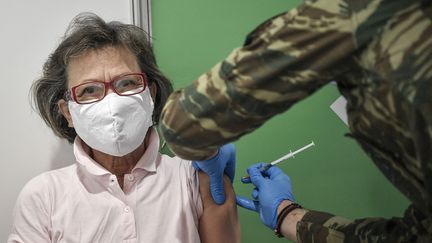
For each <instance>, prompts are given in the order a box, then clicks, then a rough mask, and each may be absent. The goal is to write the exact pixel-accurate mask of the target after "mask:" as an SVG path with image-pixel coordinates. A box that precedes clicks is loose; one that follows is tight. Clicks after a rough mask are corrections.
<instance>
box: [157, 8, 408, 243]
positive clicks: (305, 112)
mask: <svg viewBox="0 0 432 243" xmlns="http://www.w3.org/2000/svg"><path fill="white" fill-rule="evenodd" d="M299 3H300V1H299V0H295V1H294V0H290V1H288V0H284V1H283V0H266V1H264V0H255V1H251V0H219V1H209V0H188V1H179V0H157V1H153V2H152V15H153V16H152V21H153V37H154V47H155V52H156V57H157V59H158V63H159V65H160V67H161V69H162V71H163V72H164V73H165V74H167V76H168V77H169V78H171V80H172V81H173V83H174V86H175V88H180V87H184V86H186V85H188V84H190V83H191V82H192V81H193V80H194V79H196V78H197V77H198V76H199V75H200V74H201V73H203V72H205V71H206V70H207V69H209V68H210V67H212V66H213V65H214V64H216V63H217V62H218V61H220V60H221V59H223V58H224V57H225V56H227V55H228V54H229V53H230V52H231V50H233V49H234V48H235V47H237V46H239V45H241V44H242V43H243V40H244V37H245V35H246V34H247V33H249V32H250V31H252V30H253V29H254V27H255V26H256V25H258V24H259V23H260V22H262V21H264V20H265V19H267V18H269V17H271V16H273V15H275V14H278V13H280V12H283V11H285V10H287V9H291V8H293V7H295V6H296V5H297V4H299ZM337 97H339V93H338V91H337V89H336V87H335V86H334V85H331V84H330V85H327V86H326V87H324V88H323V89H321V90H320V91H318V92H317V93H315V94H314V95H313V96H312V97H310V98H308V99H306V100H304V101H302V102H300V103H299V104H297V105H295V106H294V107H293V108H291V109H290V110H289V111H288V112H286V113H284V114H282V115H279V116H277V117H274V118H273V119H271V120H270V121H268V122H267V123H266V124H265V125H264V126H262V127H261V128H259V129H258V130H257V131H255V132H254V133H252V134H249V135H247V136H245V137H243V138H241V139H240V140H239V141H237V142H235V144H236V148H237V175H236V180H235V183H234V187H235V190H236V193H237V194H240V195H243V196H249V195H250V193H251V192H252V187H251V186H250V185H243V184H242V183H241V182H240V177H241V176H242V175H244V174H245V169H246V168H247V167H248V166H249V165H251V164H253V163H256V162H261V161H266V162H269V161H271V160H274V159H276V158H278V157H280V156H282V155H284V154H286V153H288V152H289V150H290V149H292V150H294V149H297V148H299V147H301V146H303V145H306V144H308V143H309V142H310V141H312V140H313V141H314V142H315V144H316V146H315V147H313V148H311V149H309V150H307V151H305V152H303V153H301V154H299V155H298V156H297V157H296V158H294V159H292V160H289V161H287V162H286V163H284V164H282V165H281V166H280V167H281V168H283V170H284V171H285V172H286V173H287V174H289V175H290V177H291V180H292V182H293V188H294V194H295V196H296V199H297V201H298V202H299V203H300V204H302V205H303V206H304V207H307V208H311V209H315V210H322V211H327V212H331V213H335V214H338V215H340V216H345V217H348V218H358V217H370V216H383V217H391V216H400V215H402V214H403V210H404V208H405V207H406V206H407V205H408V201H407V199H406V198H405V197H404V196H403V195H402V194H401V193H399V192H398V191H397V190H396V189H394V188H393V187H392V186H391V184H390V183H389V182H388V181H387V180H386V179H385V178H384V176H383V175H382V174H381V173H380V172H379V171H378V170H377V168H376V167H375V165H374V164H373V163H372V161H371V160H370V159H369V158H368V157H367V156H366V155H365V154H364V153H363V152H362V151H361V149H360V147H359V146H358V144H357V143H356V142H355V141H353V140H352V139H350V138H347V137H345V136H344V134H345V133H347V132H348V128H347V127H346V126H345V124H344V123H343V122H342V121H341V120H340V119H339V118H338V117H337V116H336V114H334V113H333V111H332V110H331V109H330V108H329V106H330V104H331V103H332V102H333V101H334V100H336V99H337ZM239 213H240V222H241V228H242V242H252V243H254V242H281V241H283V240H279V239H277V238H276V237H274V235H273V232H272V231H271V230H269V229H267V228H266V227H264V226H263V225H262V223H261V221H260V220H259V216H258V215H257V214H255V213H253V212H250V211H247V210H244V209H242V208H239Z"/></svg>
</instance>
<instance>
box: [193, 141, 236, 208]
mask: <svg viewBox="0 0 432 243" xmlns="http://www.w3.org/2000/svg"><path fill="white" fill-rule="evenodd" d="M192 165H193V166H194V167H195V169H197V170H200V171H203V172H204V173H206V174H207V175H208V176H209V177H210V191H211V195H212V197H213V200H214V201H215V202H216V203H217V204H223V203H224V202H225V191H224V186H223V176H224V174H226V175H227V176H228V177H229V179H230V180H231V183H232V182H233V180H234V175H235V165H236V157H235V147H234V144H226V145H224V146H222V147H220V148H219V151H218V153H217V154H216V155H215V156H213V157H212V158H210V159H207V160H201V161H193V162H192Z"/></svg>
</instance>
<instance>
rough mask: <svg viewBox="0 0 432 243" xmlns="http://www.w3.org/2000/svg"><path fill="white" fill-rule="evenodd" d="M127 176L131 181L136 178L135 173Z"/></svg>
mask: <svg viewBox="0 0 432 243" xmlns="http://www.w3.org/2000/svg"><path fill="white" fill-rule="evenodd" d="M127 178H128V180H129V181H133V180H134V179H135V177H134V176H133V175H128V176H127Z"/></svg>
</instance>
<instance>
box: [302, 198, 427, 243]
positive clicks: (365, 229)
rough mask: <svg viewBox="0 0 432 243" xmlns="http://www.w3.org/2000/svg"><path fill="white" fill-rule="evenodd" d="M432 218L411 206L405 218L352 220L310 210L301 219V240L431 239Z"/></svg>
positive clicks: (322, 242)
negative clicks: (431, 219) (429, 229)
mask: <svg viewBox="0 0 432 243" xmlns="http://www.w3.org/2000/svg"><path fill="white" fill-rule="evenodd" d="M430 227H431V222H430V218H428V217H426V216H425V215H424V214H422V213H421V212H420V211H418V210H416V209H415V208H414V206H410V207H409V208H408V209H407V210H406V211H405V215H404V217H402V218H396V217H395V218H391V219H384V218H364V219H357V220H354V221H352V220H348V219H345V218H342V217H339V216H334V215H332V214H328V213H323V212H317V211H309V212H308V213H306V214H305V216H304V217H303V219H302V220H301V221H300V222H298V223H297V242H299V243H306V242H314V243H326V242H353V243H355V242H392V243H397V242H430V240H431V239H432V238H431V237H432V236H431V235H430V232H428V228H430Z"/></svg>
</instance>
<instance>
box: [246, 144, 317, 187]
mask: <svg viewBox="0 0 432 243" xmlns="http://www.w3.org/2000/svg"><path fill="white" fill-rule="evenodd" d="M314 145H315V144H314V142H313V141H312V142H311V143H310V144H308V145H306V146H304V147H302V148H299V149H297V150H296V151H294V152H291V150H290V152H289V153H288V154H286V155H284V156H282V157H280V158H279V159H277V160H275V161H273V162H271V163H270V164H267V165H266V166H263V167H261V168H260V171H261V172H264V171H266V170H268V169H269V168H270V167H272V166H274V165H277V164H279V163H280V162H282V161H285V160H287V159H289V158H291V157H294V155H296V154H298V153H300V152H302V151H303V150H305V149H307V148H309V147H312V146H314ZM247 179H250V177H249V176H244V177H242V180H247Z"/></svg>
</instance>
